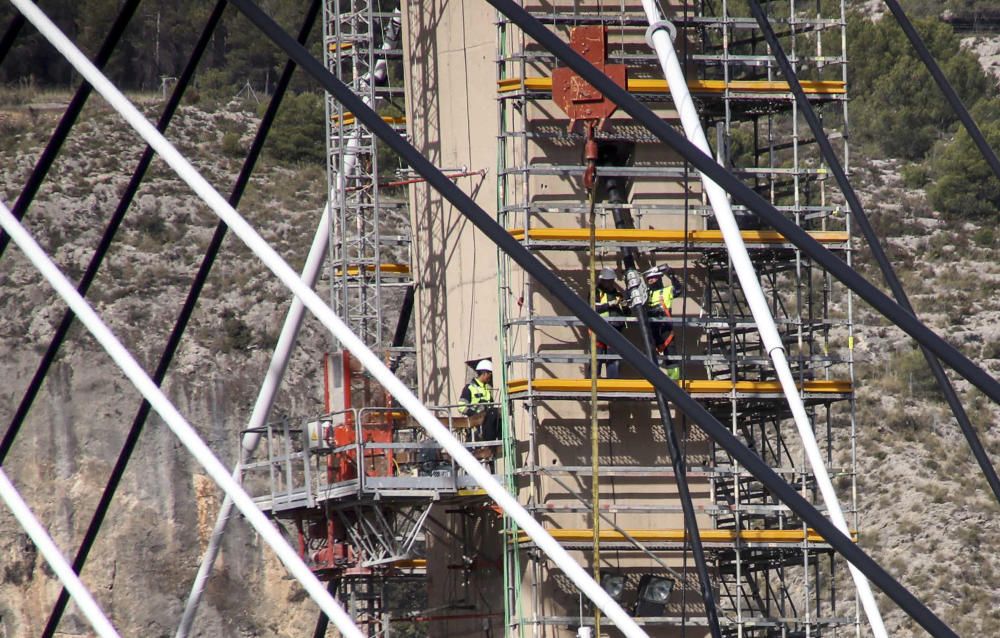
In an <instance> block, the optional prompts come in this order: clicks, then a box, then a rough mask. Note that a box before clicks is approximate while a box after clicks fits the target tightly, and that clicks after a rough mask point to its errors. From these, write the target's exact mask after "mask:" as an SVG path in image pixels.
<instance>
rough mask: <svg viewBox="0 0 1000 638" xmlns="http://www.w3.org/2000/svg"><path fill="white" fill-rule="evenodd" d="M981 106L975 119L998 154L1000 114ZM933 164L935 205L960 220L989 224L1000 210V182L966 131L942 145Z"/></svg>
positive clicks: (929, 192)
mask: <svg viewBox="0 0 1000 638" xmlns="http://www.w3.org/2000/svg"><path fill="white" fill-rule="evenodd" d="M998 110H1000V109H997V108H995V107H993V108H991V107H990V106H989V105H986V104H984V105H981V106H980V108H977V109H976V110H975V111H974V112H973V114H972V116H973V119H975V120H976V122H977V123H978V125H979V127H980V128H981V130H982V131H983V135H985V136H986V141H987V142H989V144H990V146H991V147H992V148H993V149H994V150H996V149H998V148H1000V113H998V112H997V111H998ZM940 146H941V149H940V151H939V152H938V153H936V154H935V156H934V157H933V159H932V160H931V162H930V167H931V171H930V174H931V175H932V176H933V177H934V181H933V183H932V184H931V185H930V186H929V187H928V189H927V196H928V198H929V199H930V202H931V204H932V205H933V206H934V207H935V208H936V209H938V210H940V211H941V212H942V213H944V214H945V215H947V216H949V217H952V218H958V219H974V220H980V221H988V220H989V219H991V218H993V217H994V216H995V215H996V213H997V211H998V210H1000V180H998V179H997V177H996V176H995V175H994V174H993V171H992V170H991V169H990V167H989V165H988V164H987V163H986V160H984V159H983V156H982V154H981V153H980V152H979V148H977V147H976V145H975V144H974V143H973V141H972V138H971V137H969V134H968V133H967V132H966V131H965V128H964V127H963V128H962V129H960V130H959V132H958V134H957V135H956V136H955V139H954V140H952V141H949V142H948V143H942V144H941V145H940Z"/></svg>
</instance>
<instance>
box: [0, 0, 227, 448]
mask: <svg viewBox="0 0 1000 638" xmlns="http://www.w3.org/2000/svg"><path fill="white" fill-rule="evenodd" d="M225 7H226V0H219V2H218V3H217V4H216V5H215V9H214V10H213V11H212V14H211V15H210V16H209V18H208V22H207V23H206V26H205V29H204V30H203V31H202V34H201V37H200V38H199V39H198V42H197V43H196V44H195V48H194V51H193V52H192V53H191V56H190V58H189V59H188V63H187V65H186V66H185V68H184V71H183V72H182V73H181V75H180V77H179V78H178V79H177V84H176V86H175V87H174V90H173V92H172V93H171V95H170V99H169V100H168V102H167V104H166V106H164V108H163V112H162V114H161V115H160V119H159V120H158V121H157V123H156V130H158V131H160V132H161V133H162V132H163V131H165V130H166V129H167V127H168V126H169V125H170V121H171V120H172V119H173V116H174V114H175V113H176V112H177V107H178V106H180V103H181V98H182V97H184V92H185V91H186V90H187V87H188V85H189V84H190V83H191V80H192V78H193V77H194V73H195V70H196V69H197V68H198V62H199V61H200V60H201V56H202V55H203V54H204V52H205V49H206V48H207V47H208V43H209V41H210V40H211V37H212V33H213V32H214V31H215V26H216V25H217V24H218V22H219V19H220V18H221V17H222V11H223V9H225ZM154 156H155V153H154V151H153V149H152V148H151V147H149V146H147V147H146V150H145V151H143V154H142V157H140V158H139V163H138V164H137V165H136V167H135V170H134V171H133V172H132V178H131V179H130V180H129V183H128V185H126V187H125V190H124V191H123V192H122V195H121V197H120V198H119V200H118V207H117V208H116V209H115V212H114V214H112V216H111V219H110V220H109V221H108V224H107V226H106V227H105V229H104V233H103V234H102V235H101V241H100V242H99V243H98V245H97V248H96V249H95V251H94V255H93V256H92V257H91V259H90V263H89V264H87V269H86V271H85V272H84V273H83V276H82V277H81V278H80V283H79V284H77V287H76V290H77V292H79V293H80V295H82V296H83V297H86V296H87V292H88V291H89V290H90V286H91V284H92V283H93V282H94V279H95V278H96V277H97V272H98V270H99V269H100V267H101V264H102V263H103V262H104V258H105V256H106V255H107V253H108V251H109V250H110V248H111V243H112V241H113V240H114V238H115V235H116V234H117V233H118V229H119V227H120V226H121V223H122V220H123V219H124V218H125V214H126V213H127V212H128V209H129V206H131V204H132V199H133V198H134V197H135V194H136V192H138V190H139V186H140V185H141V184H142V180H143V179H144V178H145V176H146V171H147V170H148V169H149V165H150V163H151V162H152V161H153V157H154ZM75 317H76V315H75V314H73V311H72V310H70V309H67V310H66V312H65V314H63V318H62V321H60V323H59V326H58V327H57V328H56V331H55V333H54V334H53V335H52V339H51V341H50V342H49V346H48V348H47V349H46V350H45V354H44V355H42V360H41V362H40V363H39V364H38V369H36V370H35V374H34V376H32V378H31V381H30V382H29V383H28V388H27V389H26V390H25V391H24V395H23V396H22V397H21V402H20V403H19V404H18V406H17V410H16V411H15V413H14V416H13V418H12V419H11V420H10V424H9V425H8V426H7V430H6V432H4V436H3V439H2V440H0V466H2V465H3V463H4V461H5V460H6V458H7V454H9V453H10V449H11V446H12V445H13V444H14V440H15V438H16V437H17V435H18V433H19V432H20V430H21V427H22V426H23V425H24V420H25V419H26V418H27V416H28V412H29V410H31V406H32V404H33V403H34V401H35V398H36V397H37V396H38V391H39V390H40V389H41V387H42V383H44V381H45V377H46V375H48V372H49V369H50V368H51V367H52V363H53V362H54V361H55V358H56V355H57V354H58V353H59V348H60V347H62V344H63V341H64V340H65V339H66V334H67V333H68V332H69V328H70V326H72V325H73V319H74V318H75Z"/></svg>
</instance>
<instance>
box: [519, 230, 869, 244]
mask: <svg viewBox="0 0 1000 638" xmlns="http://www.w3.org/2000/svg"><path fill="white" fill-rule="evenodd" d="M510 234H511V235H512V236H513V237H514V239H518V240H522V241H523V240H525V239H528V240H532V241H565V242H577V241H579V242H586V241H589V239H590V229H588V228H529V229H528V230H527V231H525V229H524V228H511V229H510ZM740 235H742V236H743V241H744V242H745V243H747V244H790V242H789V241H788V240H787V239H786V238H785V236H784V235H782V234H781V233H779V232H778V231H775V230H744V231H740ZM809 235H810V236H811V237H812V238H813V239H815V240H816V241H818V242H820V243H822V244H844V243H847V242H848V241H849V240H850V235H849V234H848V233H847V231H837V230H827V231H811V232H810V233H809ZM594 237H595V239H596V240H597V241H615V242H636V243H664V244H666V243H676V244H683V243H689V244H696V245H705V244H718V245H722V244H723V239H722V231H721V230H689V231H687V232H685V231H683V230H660V229H653V228H598V229H596V230H595V231H594Z"/></svg>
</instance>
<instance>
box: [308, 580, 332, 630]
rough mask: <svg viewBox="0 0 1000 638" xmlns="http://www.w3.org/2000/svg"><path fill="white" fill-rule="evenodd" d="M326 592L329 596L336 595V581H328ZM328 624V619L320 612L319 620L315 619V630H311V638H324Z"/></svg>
mask: <svg viewBox="0 0 1000 638" xmlns="http://www.w3.org/2000/svg"><path fill="white" fill-rule="evenodd" d="M326 591H327V593H328V594H330V595H331V596H333V595H334V594H336V593H337V579H335V578H331V579H330V582H329V583H327V585H326ZM329 624H330V618H329V617H328V616H327V615H326V614H325V613H323V612H322V611H321V612H319V618H317V619H316V628H315V629H313V638H324V637H325V636H326V628H327V627H328V626H329Z"/></svg>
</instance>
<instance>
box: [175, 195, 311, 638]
mask: <svg viewBox="0 0 1000 638" xmlns="http://www.w3.org/2000/svg"><path fill="white" fill-rule="evenodd" d="M329 245H330V204H329V202H327V205H326V206H325V207H324V208H323V216H322V217H321V218H320V221H319V226H318V227H317V228H316V234H315V236H314V237H313V243H312V246H311V247H310V248H309V255H308V256H307V257H306V263H305V266H303V268H302V280H303V281H304V282H306V283H307V284H308V285H309V287H313V286H315V285H316V280H317V279H318V278H319V273H320V269H321V267H322V265H323V260H324V258H325V257H326V249H327V246H329ZM304 315H305V306H303V305H302V300H301V299H299V298H298V297H294V296H293V297H292V303H291V305H290V306H289V308H288V313H287V314H286V316H285V322H284V324H283V325H282V327H281V334H280V335H279V336H278V342H277V343H276V344H275V346H274V354H273V355H272V356H271V363H270V364H269V365H268V368H267V373H266V374H265V375H264V382H263V383H262V384H261V387H260V392H258V394H257V401H256V402H255V403H254V406H253V410H252V411H251V413H250V419H249V421H248V422H247V430H249V432H248V433H247V434H245V435H244V436H243V438H242V440H241V442H240V443H241V445H240V457H239V459H238V460H237V462H236V466H235V467H234V468H233V479H235V480H236V481H240V479H241V474H242V471H243V463H244V462H245V460H246V459H247V458H248V457H249V455H250V454H251V453H252V452H253V451H254V449H256V447H257V444H258V443H259V442H260V433H259V432H258V431H256V430H259V428H261V427H263V426H264V424H265V423H266V422H267V420H268V418H269V417H270V415H271V408H272V407H273V406H274V399H275V397H276V396H277V394H278V388H280V387H281V381H282V379H284V376H285V370H286V369H287V367H288V360H289V358H290V357H291V355H292V349H293V348H294V347H295V342H296V341H297V340H298V334H299V328H300V327H301V326H302V319H303V317H304ZM232 511H233V499H232V498H230V497H229V495H228V494H227V495H226V497H225V498H224V499H223V500H222V507H220V508H219V513H218V514H217V515H216V518H215V526H214V527H213V528H212V535H211V536H210V537H209V539H208V546H207V547H206V548H205V554H204V556H203V557H202V559H201V563H200V564H199V565H198V573H197V574H196V575H195V578H194V582H193V583H192V584H191V592H190V593H189V594H188V599H187V602H186V603H185V604H184V613H183V614H182V615H181V622H180V624H179V625H178V627H177V633H176V638H185V637H186V636H187V635H188V634H189V633H190V632H191V627H192V626H193V625H194V620H195V617H196V616H197V614H198V605H199V604H200V603H201V596H202V594H203V593H204V592H205V585H206V584H207V583H208V578H209V576H211V575H212V567H213V565H214V564H215V560H216V558H218V556H219V551H220V550H221V549H222V537H223V536H224V535H225V533H226V526H227V525H228V524H229V517H230V515H231V514H232Z"/></svg>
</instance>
